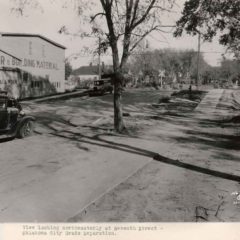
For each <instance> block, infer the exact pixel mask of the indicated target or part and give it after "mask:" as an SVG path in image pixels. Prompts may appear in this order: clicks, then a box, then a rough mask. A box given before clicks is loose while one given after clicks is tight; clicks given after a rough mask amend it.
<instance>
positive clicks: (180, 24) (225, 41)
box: [174, 0, 240, 58]
mask: <svg viewBox="0 0 240 240" xmlns="http://www.w3.org/2000/svg"><path fill="white" fill-rule="evenodd" d="M239 12H240V3H239V0H188V1H186V2H185V5H184V9H183V12H182V16H181V18H180V19H179V20H178V21H177V28H176V31H175V33H174V35H175V36H181V35H182V33H183V31H186V32H187V33H188V34H191V35H196V34H199V33H200V34H201V36H202V37H203V39H204V40H207V41H211V40H212V39H213V37H214V36H216V35H218V34H219V42H220V44H222V45H225V46H226V47H227V49H228V50H230V51H232V52H233V53H234V54H235V56H236V57H237V58H239V57H240V55H239V54H240V27H239V26H240V14H239Z"/></svg>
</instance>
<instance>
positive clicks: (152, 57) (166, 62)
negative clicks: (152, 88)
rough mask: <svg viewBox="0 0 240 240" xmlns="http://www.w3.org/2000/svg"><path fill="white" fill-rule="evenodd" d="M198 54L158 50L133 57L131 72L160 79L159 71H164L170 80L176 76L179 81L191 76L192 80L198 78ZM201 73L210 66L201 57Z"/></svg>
mask: <svg viewBox="0 0 240 240" xmlns="http://www.w3.org/2000/svg"><path fill="white" fill-rule="evenodd" d="M196 62H197V53H196V52H195V51H194V50H182V51H179V50H176V49H158V50H154V51H147V52H143V53H139V54H137V55H133V56H132V57H131V64H130V66H131V71H132V72H134V73H135V74H139V72H140V71H141V72H142V73H143V76H146V75H149V76H154V77H155V78H158V75H159V70H164V71H165V75H166V76H167V77H169V78H171V77H173V76H176V78H177V80H178V81H180V79H184V78H185V79H186V78H187V77H188V76H189V75H190V77H191V78H192V79H194V80H196V78H197V68H196V65H197V64H196ZM200 65H201V69H200V70H201V73H203V72H204V71H205V70H206V69H207V68H208V67H209V65H208V64H207V63H206V62H205V60H204V58H203V56H202V55H200Z"/></svg>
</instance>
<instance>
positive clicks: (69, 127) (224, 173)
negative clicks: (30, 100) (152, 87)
mask: <svg viewBox="0 0 240 240" xmlns="http://www.w3.org/2000/svg"><path fill="white" fill-rule="evenodd" d="M162 94H163V93H162V92H159V91H154V92H153V91H142V90H134V91H133V92H131V93H128V92H126V93H124V95H125V96H124V98H123V99H124V105H125V108H124V112H128V113H129V114H130V116H127V117H126V118H125V121H126V123H127V126H128V129H129V131H130V133H129V135H117V134H114V132H113V131H112V121H113V116H112V101H111V98H112V97H111V96H110V95H106V96H102V97H94V98H88V97H83V98H79V99H77V98H76V99H70V100H66V101H58V102H52V103H42V104H36V103H34V104H30V105H27V106H26V109H27V110H29V111H31V112H32V113H33V114H34V115H35V116H36V117H37V119H38V124H37V127H36V134H35V135H34V136H33V137H30V138H27V139H24V140H14V141H8V142H2V143H1V144H0V148H1V162H0V178H1V181H0V192H1V200H0V206H1V210H0V220H1V221H2V222H3V221H4V222H5V221H10V222H11V221H14V222H16V221H46V222H51V221H55V222H56V221H60V222H61V221H66V220H68V221H199V220H202V221H239V219H240V217H239V211H240V210H239V206H240V205H238V204H234V202H235V201H236V196H233V195H231V193H232V192H234V191H237V192H238V191H240V188H239V177H238V176H239V169H240V168H239V147H238V146H239V142H238V141H239V140H237V139H238V136H239V132H238V131H237V130H236V125H231V124H225V123H223V124H219V122H216V121H213V119H211V120H210V121H209V120H208V118H207V117H206V119H204V118H199V115H198V117H196V115H197V113H194V114H193V113H191V112H189V111H187V110H186V111H182V109H181V111H180V110H176V109H172V110H169V111H167V112H166V111H165V110H164V108H161V107H160V108H155V107H153V106H152V103H157V102H158V99H159V97H160V96H161V95H162ZM165 94H169V93H165ZM220 95H221V96H225V99H230V97H231V96H232V95H231V91H229V92H222V93H221V94H220ZM217 105H218V104H216V106H217ZM224 111H225V113H226V109H225V110H224V109H222V110H221V112H222V114H223V115H224V113H223V112H224ZM198 114H199V112H198ZM228 114H229V112H228ZM157 154H159V155H157ZM153 159H155V160H153ZM209 170H210V171H209ZM119 184H120V185H119ZM196 215H199V216H196Z"/></svg>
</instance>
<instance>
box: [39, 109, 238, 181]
mask: <svg viewBox="0 0 240 240" xmlns="http://www.w3.org/2000/svg"><path fill="white" fill-rule="evenodd" d="M38 120H39V121H40V122H41V124H42V125H43V126H44V127H45V128H48V129H49V130H50V134H51V135H53V136H57V137H60V138H64V139H67V140H69V141H71V142H73V143H75V144H76V146H77V147H78V148H80V149H82V150H84V151H90V148H89V147H85V146H84V147H83V146H82V144H87V145H93V146H94V145H95V146H98V147H101V148H103V151H104V149H107V148H109V149H114V150H116V151H122V152H127V153H129V154H136V155H139V156H144V157H149V158H151V159H154V160H155V161H159V162H162V163H165V164H170V165H174V166H176V167H180V168H184V169H188V170H191V171H195V172H199V173H203V174H207V175H211V176H214V177H220V178H223V179H227V180H232V181H237V182H240V177H239V176H237V175H233V174H228V173H224V172H220V171H216V170H211V169H207V168H204V167H200V166H196V165H193V164H188V163H184V162H180V161H178V160H174V159H170V158H166V157H164V156H161V155H159V154H158V153H156V152H153V151H149V150H147V149H142V148H139V147H135V146H131V145H127V144H122V143H119V142H116V141H109V140H106V139H104V137H106V136H108V137H109V136H113V137H114V136H116V137H128V138H129V137H131V136H129V135H125V136H124V135H117V134H115V135H114V132H112V133H111V134H106V129H107V128H102V129H101V127H92V129H94V130H95V133H96V132H97V134H95V135H94V131H92V132H91V131H90V132H91V133H90V135H91V136H89V134H83V133H79V128H80V127H83V126H81V125H75V124H72V123H71V121H69V120H67V119H64V117H63V116H62V115H58V114H56V113H51V114H49V113H48V112H46V113H45V114H43V113H41V115H39V116H38ZM179 120H180V119H175V120H174V119H172V121H179ZM184 120H185V119H184ZM162 121H167V122H169V118H166V119H165V120H164V119H162ZM187 122H188V119H186V122H185V123H187ZM190 122H191V121H190ZM58 125H61V127H60V128H59V127H58ZM85 127H89V129H90V128H91V126H85ZM108 129H109V128H108ZM99 130H101V131H102V132H103V133H99ZM185 134H186V137H170V140H171V139H172V140H173V139H174V140H175V141H180V142H181V143H184V144H188V143H193V142H197V143H198V144H199V143H201V144H202V146H214V147H216V143H215V141H216V139H215V138H217V137H219V138H221V137H222V138H224V136H217V134H215V135H210V134H209V133H203V132H197V131H196V132H194V131H192V132H191V131H186V132H185ZM202 135H205V137H208V138H210V139H202V138H201V136H202ZM227 140H230V141H232V139H227V138H226V141H227ZM235 140H236V139H234V141H235ZM221 144H222V145H221ZM218 147H222V148H224V147H226V145H224V143H223V142H222V143H221V142H220V145H219V146H218ZM234 147H235V148H237V147H236V146H232V147H231V149H234ZM238 149H239V148H238ZM119 154H121V153H119Z"/></svg>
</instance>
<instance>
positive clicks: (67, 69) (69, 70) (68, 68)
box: [65, 61, 73, 79]
mask: <svg viewBox="0 0 240 240" xmlns="http://www.w3.org/2000/svg"><path fill="white" fill-rule="evenodd" d="M72 71H73V69H72V65H71V64H70V63H69V61H65V79H68V77H69V76H70V75H71V73H72Z"/></svg>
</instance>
